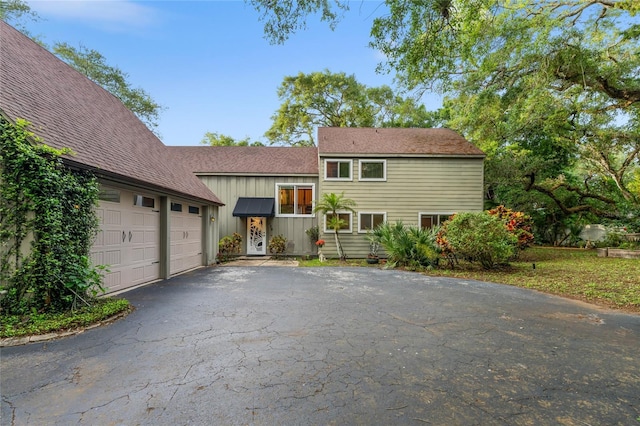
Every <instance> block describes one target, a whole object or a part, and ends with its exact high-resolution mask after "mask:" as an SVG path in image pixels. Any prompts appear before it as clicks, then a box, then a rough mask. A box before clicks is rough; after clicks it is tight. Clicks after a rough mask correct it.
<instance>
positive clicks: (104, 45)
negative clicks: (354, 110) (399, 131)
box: [27, 0, 440, 145]
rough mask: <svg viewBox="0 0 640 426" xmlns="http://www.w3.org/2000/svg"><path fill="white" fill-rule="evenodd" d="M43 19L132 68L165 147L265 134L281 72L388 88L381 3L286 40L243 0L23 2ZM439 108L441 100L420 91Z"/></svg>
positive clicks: (58, 37)
mask: <svg viewBox="0 0 640 426" xmlns="http://www.w3.org/2000/svg"><path fill="white" fill-rule="evenodd" d="M28 4H29V5H30V7H31V8H32V9H33V10H34V11H36V12H37V13H38V14H39V15H40V16H41V18H42V19H41V20H40V21H38V22H35V23H28V24H27V27H28V29H29V30H30V32H31V33H32V34H34V35H37V36H39V37H40V38H41V39H42V40H43V41H44V42H46V43H48V44H50V45H51V44H53V43H55V42H67V43H69V44H71V45H72V46H76V47H78V46H79V45H83V46H85V47H87V48H89V49H95V50H97V51H99V52H100V53H101V54H102V55H104V56H105V58H106V60H107V63H109V64H110V65H115V66H118V67H119V68H120V69H122V70H123V71H125V72H126V73H128V74H129V81H130V83H131V84H132V85H133V86H135V87H141V88H143V89H144V90H146V91H147V92H148V93H149V94H150V95H151V97H152V98H153V99H154V100H156V101H157V102H159V103H160V104H162V105H163V106H164V107H166V109H165V110H164V111H163V112H162V114H161V116H160V120H159V124H160V125H159V129H158V130H159V133H160V134H161V139H162V140H163V142H164V143H165V144H167V145H198V144H199V143H200V140H201V139H202V137H203V136H204V134H205V132H207V131H211V132H219V133H223V134H226V135H229V136H232V137H234V138H237V139H240V138H244V137H250V138H251V139H252V140H264V138H263V134H264V132H265V131H266V130H267V129H268V128H269V127H270V125H271V116H272V115H273V114H274V113H275V111H276V110H277V109H278V107H279V105H280V103H281V101H280V100H279V99H278V96H277V93H276V91H277V88H278V87H279V85H280V83H281V82H282V80H283V78H284V77H285V76H288V75H296V74H298V73H299V72H304V73H310V72H313V71H322V70H324V69H329V70H330V71H332V72H345V73H347V74H355V76H356V78H357V80H358V81H359V82H361V83H363V84H366V85H368V86H380V85H383V84H387V85H389V86H392V87H394V84H393V76H392V75H380V74H376V72H375V68H376V65H377V64H378V63H379V62H380V61H381V60H382V59H383V58H382V57H381V55H380V54H379V53H378V52H376V51H375V50H373V49H371V48H369V47H368V42H369V40H370V39H369V32H370V29H371V24H372V21H373V18H374V17H376V16H378V15H379V14H380V13H381V10H382V9H381V8H382V7H383V6H382V5H381V2H377V1H362V2H353V3H352V4H351V11H349V12H347V14H346V15H345V17H344V18H343V20H342V21H341V23H340V24H339V25H338V27H337V28H336V30H335V31H331V30H330V29H329V27H328V25H327V24H326V23H321V22H319V21H318V20H316V19H313V18H312V19H309V20H308V29H307V30H306V31H302V32H299V33H297V34H294V35H293V36H291V38H290V39H289V40H288V41H287V42H286V43H285V44H284V45H271V44H269V42H268V41H267V40H266V39H265V38H264V35H263V23H262V22H260V21H259V14H258V12H257V11H255V10H254V9H253V8H252V7H251V6H250V5H248V4H245V3H244V2H242V1H142V2H137V1H136V2H134V1H129V0H121V1H95V0H92V1H86V0H82V1H81V0H76V1H70V0H66V1H55V0H51V1H50V0H46V1H45V0H39V1H28ZM423 101H424V102H425V104H426V106H427V108H428V109H437V108H438V107H439V106H440V98H439V97H437V96H427V97H424V98H423Z"/></svg>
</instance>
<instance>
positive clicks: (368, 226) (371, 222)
mask: <svg viewBox="0 0 640 426" xmlns="http://www.w3.org/2000/svg"><path fill="white" fill-rule="evenodd" d="M386 221H387V214H386V213H381V212H373V213H372V212H360V213H358V232H361V233H362V232H367V231H372V230H373V229H375V228H376V227H377V226H378V225H380V224H382V223H384V222H386Z"/></svg>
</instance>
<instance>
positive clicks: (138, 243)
mask: <svg viewBox="0 0 640 426" xmlns="http://www.w3.org/2000/svg"><path fill="white" fill-rule="evenodd" d="M112 192H115V193H119V194H120V202H117V201H116V202H111V201H104V200H101V201H100V205H99V206H98V208H97V211H98V212H99V217H100V218H101V224H100V232H99V235H98V238H96V241H95V243H94V245H93V247H92V256H91V259H92V262H93V263H94V264H96V265H107V268H108V269H109V272H108V273H107V274H106V275H105V278H104V285H105V287H106V288H107V289H108V292H114V291H119V290H123V289H126V288H128V287H131V286H135V285H138V284H144V283H145V282H149V281H153V280H156V279H158V278H159V277H160V267H159V261H160V247H159V244H158V235H159V232H160V228H159V223H160V219H159V216H160V214H159V212H158V211H157V210H155V209H154V208H153V207H152V206H151V205H148V204H145V205H148V207H143V206H142V205H134V193H133V192H130V191H124V190H115V189H113V190H112ZM135 195H138V194H135ZM144 197H146V198H147V200H149V199H153V203H152V204H153V205H154V206H155V205H156V204H157V202H158V201H157V199H155V198H153V197H147V196H146V195H145V196H144ZM140 198H141V197H136V198H135V199H140Z"/></svg>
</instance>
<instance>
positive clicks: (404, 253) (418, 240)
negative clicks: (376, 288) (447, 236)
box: [369, 221, 440, 269]
mask: <svg viewBox="0 0 640 426" xmlns="http://www.w3.org/2000/svg"><path fill="white" fill-rule="evenodd" d="M369 239H370V241H372V242H375V243H379V244H380V245H381V246H382V247H383V248H384V250H385V252H386V253H387V267H391V268H393V267H396V266H401V267H406V268H409V269H423V268H429V269H430V268H433V267H436V266H438V261H439V257H440V248H439V247H438V244H437V243H436V231H435V230H433V229H422V228H419V227H416V226H405V225H404V224H403V223H402V221H397V222H396V223H395V224H393V225H391V224H389V223H386V222H385V223H383V224H381V225H379V226H378V227H376V228H375V229H374V230H373V231H372V233H371V236H370V237H369Z"/></svg>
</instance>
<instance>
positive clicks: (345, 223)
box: [324, 212, 351, 233]
mask: <svg viewBox="0 0 640 426" xmlns="http://www.w3.org/2000/svg"><path fill="white" fill-rule="evenodd" d="M337 215H338V219H340V220H341V221H342V224H341V226H340V229H339V230H338V232H340V233H343V232H344V233H351V212H338V213H337ZM331 218H333V214H332V213H327V214H326V215H325V216H324V232H330V233H334V232H335V230H334V229H333V228H332V227H330V224H331Z"/></svg>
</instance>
